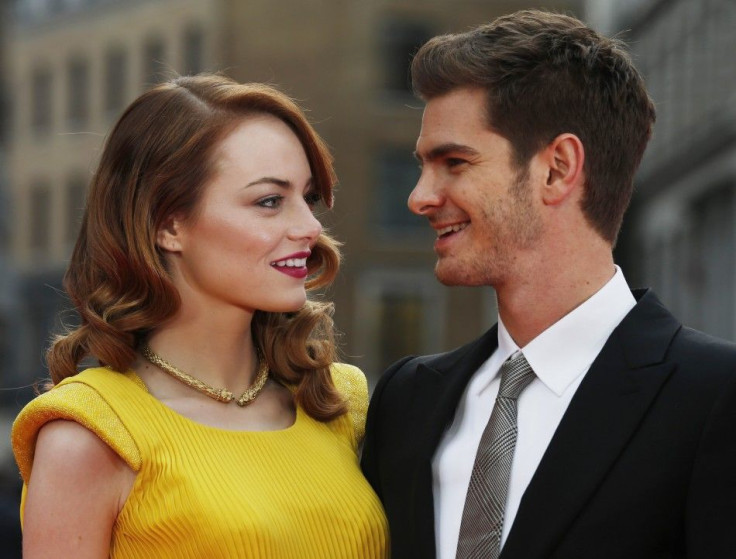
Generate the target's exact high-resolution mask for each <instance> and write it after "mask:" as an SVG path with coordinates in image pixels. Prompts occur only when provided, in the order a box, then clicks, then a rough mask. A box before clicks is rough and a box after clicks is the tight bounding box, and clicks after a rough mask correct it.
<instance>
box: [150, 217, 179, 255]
mask: <svg viewBox="0 0 736 559" xmlns="http://www.w3.org/2000/svg"><path fill="white" fill-rule="evenodd" d="M156 246H158V247H159V248H160V249H162V250H166V251H168V252H180V251H181V220H180V219H179V218H177V217H176V216H173V215H172V216H169V217H168V218H166V220H165V221H164V222H163V223H162V224H161V227H160V228H159V230H158V231H157V232H156Z"/></svg>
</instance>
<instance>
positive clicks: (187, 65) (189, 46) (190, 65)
mask: <svg viewBox="0 0 736 559" xmlns="http://www.w3.org/2000/svg"><path fill="white" fill-rule="evenodd" d="M183 47H184V49H183V50H184V74H185V75H192V74H198V73H200V72H202V71H203V70H204V32H203V31H202V28H201V27H199V26H198V25H192V26H190V27H189V28H187V30H186V31H185V32H184V45H183Z"/></svg>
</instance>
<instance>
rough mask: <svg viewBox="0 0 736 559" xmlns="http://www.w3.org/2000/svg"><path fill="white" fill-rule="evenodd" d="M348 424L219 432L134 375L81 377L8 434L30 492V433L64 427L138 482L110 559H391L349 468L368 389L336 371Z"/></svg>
mask: <svg viewBox="0 0 736 559" xmlns="http://www.w3.org/2000/svg"><path fill="white" fill-rule="evenodd" d="M332 372H333V378H334V380H335V384H336V386H337V387H338V389H340V390H342V391H344V393H345V395H346V397H347V398H348V401H349V402H350V405H351V413H350V414H348V415H344V416H342V417H340V418H338V419H336V420H334V421H332V422H329V423H322V422H319V421H316V420H314V419H312V418H311V417H309V416H308V415H307V414H306V413H305V412H304V411H303V410H301V409H299V408H298V409H297V414H296V421H295V423H294V424H293V425H292V426H291V427H289V428H288V429H284V430H281V431H264V432H252V431H226V430H222V429H217V428H213V427H208V426H204V425H201V424H199V423H195V422H193V421H191V420H189V419H187V418H185V417H183V416H181V415H179V414H177V413H176V412H174V411H173V410H171V409H170V408H168V407H166V406H165V405H163V404H162V403H160V402H159V401H158V400H156V399H155V398H153V397H152V396H151V395H149V394H148V393H147V391H146V390H145V386H144V385H143V383H142V382H141V381H140V379H139V378H138V377H137V376H135V375H134V374H133V373H126V374H120V373H115V372H112V371H110V370H107V369H103V368H97V369H88V370H86V371H84V372H82V373H80V374H78V375H76V376H74V377H71V378H69V379H66V380H65V381H64V382H62V383H60V384H59V385H58V386H57V387H55V388H54V389H53V390H51V391H50V392H47V393H46V394H43V395H41V396H39V397H38V398H36V399H35V400H33V401H32V402H31V403H30V404H28V406H26V407H25V408H24V409H23V411H22V412H21V413H20V415H19V416H18V418H17V419H16V422H15V424H14V426H13V435H12V438H13V450H14V452H15V455H16V460H17V461H18V465H19V468H20V471H21V475H22V476H23V479H24V480H25V481H27V480H28V478H29V475H30V471H31V467H32V462H33V448H34V446H35V440H36V436H37V434H38V430H39V429H40V428H41V426H42V425H43V424H44V423H46V422H47V421H50V420H53V419H59V418H63V419H71V420H74V421H77V422H79V423H81V424H82V425H84V426H85V427H87V428H88V429H90V430H92V431H93V432H95V433H96V434H97V435H98V436H100V437H101V438H102V439H103V440H104V441H105V442H107V444H108V445H110V446H111V448H113V449H114V450H115V451H116V452H117V453H118V454H119V455H120V456H121V457H122V458H123V459H124V460H125V461H126V462H127V463H128V464H129V465H130V466H131V467H132V468H133V469H134V470H135V471H137V472H138V475H137V477H136V481H135V484H134V486H133V489H132V491H131V493H130V496H129V497H128V500H127V502H126V503H125V505H124V507H123V509H122V511H121V513H120V515H119V516H118V519H117V522H116V524H115V527H114V529H113V539H112V546H111V549H110V557H111V558H115V559H118V558H125V559H131V558H136V559H138V558H140V559H144V558H145V559H148V558H152V557H156V558H161V559H164V558H171V559H174V558H176V559H187V558H202V559H204V558H207V559H217V558H222V559H233V558H241V557H242V558H269V559H277V558H283V559H300V558H304V559H307V558H309V559H339V558H345V559H362V558H366V559H367V558H383V557H386V555H387V551H386V550H387V547H388V546H387V524H386V520H385V516H384V513H383V510H382V508H381V505H380V503H379V501H378V499H377V497H376V495H375V494H374V493H373V491H372V490H371V488H370V486H369V485H368V483H367V482H366V481H365V479H364V478H363V476H362V474H361V472H360V469H359V466H358V459H357V450H356V449H357V444H358V438H359V437H360V436H361V434H362V433H361V431H360V430H361V429H362V424H363V421H364V419H365V405H366V399H367V393H366V389H365V377H364V376H363V374H362V373H361V372H360V371H359V370H358V369H356V368H354V367H350V366H347V365H335V366H334V367H333V371H332Z"/></svg>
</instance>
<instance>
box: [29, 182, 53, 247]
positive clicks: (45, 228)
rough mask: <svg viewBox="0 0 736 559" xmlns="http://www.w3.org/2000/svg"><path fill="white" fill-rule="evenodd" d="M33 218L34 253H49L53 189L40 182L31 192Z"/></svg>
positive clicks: (32, 240) (31, 222)
mask: <svg viewBox="0 0 736 559" xmlns="http://www.w3.org/2000/svg"><path fill="white" fill-rule="evenodd" d="M30 202H31V216H30V219H29V220H28V223H29V224H30V228H31V229H30V231H29V235H28V238H29V241H30V248H31V250H33V251H34V252H39V253H44V252H48V250H49V248H50V242H51V234H50V233H51V227H50V226H51V188H50V187H49V185H48V184H47V183H45V182H38V183H36V184H34V185H33V186H32V187H31V190H30Z"/></svg>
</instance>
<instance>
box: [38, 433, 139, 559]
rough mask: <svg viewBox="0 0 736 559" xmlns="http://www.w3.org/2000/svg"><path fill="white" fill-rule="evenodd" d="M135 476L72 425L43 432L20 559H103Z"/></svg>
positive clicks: (104, 447)
mask: <svg viewBox="0 0 736 559" xmlns="http://www.w3.org/2000/svg"><path fill="white" fill-rule="evenodd" d="M134 480H135V472H134V471H133V470H132V469H131V468H130V467H129V466H128V465H127V464H126V463H125V462H124V461H123V460H122V459H121V458H120V457H119V456H118V455H117V454H116V453H115V452H114V451H113V450H112V449H111V448H110V447H109V446H107V444H105V443H104V442H103V441H102V440H101V439H100V438H99V437H97V435H95V434H94V433H92V432H91V431H89V430H88V429H86V428H85V427H83V426H81V425H80V424H78V423H75V422H73V421H64V420H56V421H52V422H50V423H48V424H46V425H44V427H42V428H41V430H40V432H39V435H38V440H37V442H36V451H35V456H34V459H33V469H32V471H31V478H30V480H29V483H28V492H27V495H26V504H25V512H24V519H23V557H24V559H46V558H52V557H53V558H55V559H67V558H69V559H71V558H74V559H106V558H107V557H109V554H110V538H111V534H112V526H113V524H114V523H115V519H116V518H117V515H118V513H119V512H120V509H121V508H122V506H123V503H124V502H125V499H126V498H127V496H128V493H129V492H130V488H131V487H132V484H133V481H134Z"/></svg>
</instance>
